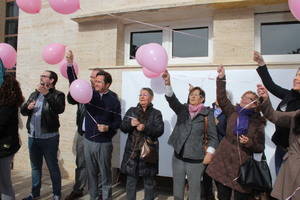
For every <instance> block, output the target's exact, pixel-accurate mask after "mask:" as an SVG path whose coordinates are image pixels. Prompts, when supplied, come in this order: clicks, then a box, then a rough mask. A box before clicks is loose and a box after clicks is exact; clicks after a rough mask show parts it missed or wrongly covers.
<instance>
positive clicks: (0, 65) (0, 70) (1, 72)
mask: <svg viewBox="0 0 300 200" xmlns="http://www.w3.org/2000/svg"><path fill="white" fill-rule="evenodd" d="M4 74H5V69H4V65H3V63H2V60H1V59H0V87H1V85H2V84H3V82H4Z"/></svg>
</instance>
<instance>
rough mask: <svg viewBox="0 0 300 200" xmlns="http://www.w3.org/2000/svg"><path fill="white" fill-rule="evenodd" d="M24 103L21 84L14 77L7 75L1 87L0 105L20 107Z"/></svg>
mask: <svg viewBox="0 0 300 200" xmlns="http://www.w3.org/2000/svg"><path fill="white" fill-rule="evenodd" d="M23 102H24V97H23V94H22V91H21V88H20V84H19V82H18V81H17V80H16V78H15V77H14V76H12V75H8V74H6V75H5V76H4V82H3V84H2V86H1V87H0V105H1V106H2V105H6V106H17V107H19V106H21V105H22V103H23Z"/></svg>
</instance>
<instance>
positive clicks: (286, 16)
mask: <svg viewBox="0 0 300 200" xmlns="http://www.w3.org/2000/svg"><path fill="white" fill-rule="evenodd" d="M297 21H298V20H297V19H295V18H294V17H293V15H292V14H291V13H289V12H284V13H283V12H282V13H275V14H274V13H270V14H256V16H255V32H254V33H255V50H256V51H259V52H261V24H263V23H280V22H283V23H284V22H297ZM263 57H264V60H265V61H266V62H268V63H286V62H288V63H289V62H292V63H294V62H300V55H299V54H276V55H263Z"/></svg>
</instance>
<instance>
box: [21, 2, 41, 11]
mask: <svg viewBox="0 0 300 200" xmlns="http://www.w3.org/2000/svg"><path fill="white" fill-rule="evenodd" d="M17 5H18V6H19V8H20V9H21V10H23V11H24V12H27V13H30V14H36V13H39V12H40V10H41V7H42V1H41V0H17Z"/></svg>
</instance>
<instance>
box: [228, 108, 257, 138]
mask: <svg viewBox="0 0 300 200" xmlns="http://www.w3.org/2000/svg"><path fill="white" fill-rule="evenodd" d="M236 111H237V112H238V118H237V119H236V124H235V127H234V130H233V134H235V135H243V134H247V132H248V126H249V118H250V117H251V115H253V114H254V110H253V109H245V108H242V107H241V106H240V105H237V107H236Z"/></svg>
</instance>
